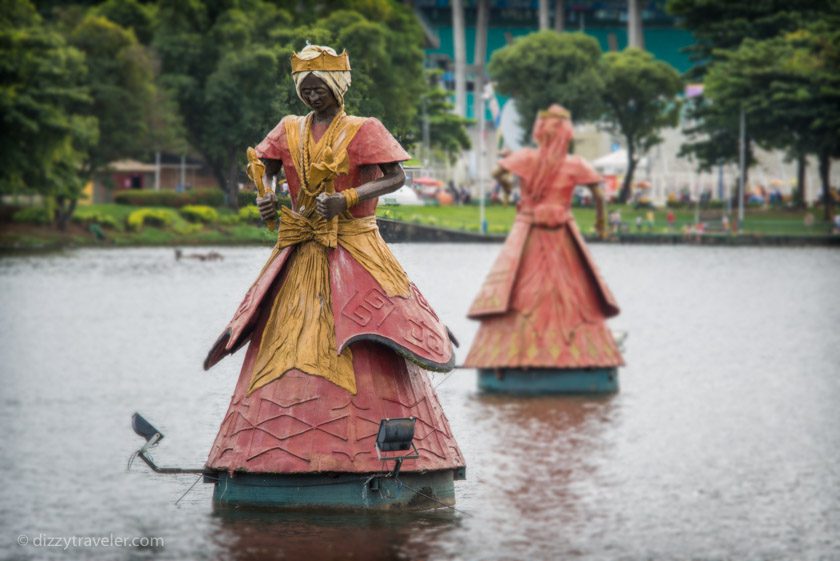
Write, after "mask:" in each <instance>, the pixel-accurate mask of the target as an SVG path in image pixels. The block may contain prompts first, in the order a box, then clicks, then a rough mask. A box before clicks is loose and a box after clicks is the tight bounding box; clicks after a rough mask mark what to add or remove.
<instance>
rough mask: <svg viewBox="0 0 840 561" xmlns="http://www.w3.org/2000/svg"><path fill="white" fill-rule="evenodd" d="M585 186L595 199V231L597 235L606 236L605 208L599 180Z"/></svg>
mask: <svg viewBox="0 0 840 561" xmlns="http://www.w3.org/2000/svg"><path fill="white" fill-rule="evenodd" d="M586 188H587V189H589V190H590V191H591V192H592V199H593V200H594V201H595V231H596V232H597V233H598V237H599V238H601V239H606V237H607V208H606V205H605V204H604V191H603V190H602V189H601V182H596V183H588V184H587V185H586Z"/></svg>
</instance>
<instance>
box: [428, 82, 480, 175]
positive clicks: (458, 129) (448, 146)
mask: <svg viewBox="0 0 840 561" xmlns="http://www.w3.org/2000/svg"><path fill="white" fill-rule="evenodd" d="M438 75H439V71H429V72H428V73H427V76H428V77H429V81H428V83H427V88H426V91H425V92H424V93H423V94H422V97H421V98H420V103H421V111H420V113H419V114H418V115H417V120H416V122H415V128H417V129H419V130H422V129H423V127H424V126H426V124H428V127H429V144H430V148H431V149H433V150H439V151H441V152H443V153H444V154H445V155H446V157H447V158H448V159H449V160H450V161H452V162H453V163H454V160H455V158H456V154H460V153H461V151H462V150H467V149H468V148H469V147H470V144H471V143H470V137H469V135H467V131H466V126H467V125H468V124H469V123H470V120H469V119H465V118H464V117H461V116H459V115H456V114H455V113H453V111H452V109H453V106H452V102H451V101H450V96H449V93H448V92H447V91H446V90H444V89H443V88H442V87H440V85H439V84H438ZM424 120H425V121H426V123H424Z"/></svg>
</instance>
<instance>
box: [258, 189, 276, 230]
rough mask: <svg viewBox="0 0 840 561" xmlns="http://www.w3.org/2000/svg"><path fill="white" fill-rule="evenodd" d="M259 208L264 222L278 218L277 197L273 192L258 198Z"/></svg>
mask: <svg viewBox="0 0 840 561" xmlns="http://www.w3.org/2000/svg"><path fill="white" fill-rule="evenodd" d="M257 206H258V207H259V209H260V218H262V219H263V222H269V221H271V220H274V219H275V218H277V195H275V194H274V192H273V191H269V192H268V193H266V195H265V197H257Z"/></svg>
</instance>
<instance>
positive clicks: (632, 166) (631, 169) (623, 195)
mask: <svg viewBox="0 0 840 561" xmlns="http://www.w3.org/2000/svg"><path fill="white" fill-rule="evenodd" d="M635 152H636V151H635V149H634V147H633V145H632V144H631V143H629V142H628V143H627V173H626V174H624V181H623V182H622V183H621V191H619V192H618V202H620V203H622V204H624V203H626V202H627V201H628V200H629V199H630V191H631V188H632V185H633V174H634V173H635V172H636V163H637V162H636V154H635Z"/></svg>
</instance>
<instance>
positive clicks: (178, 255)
mask: <svg viewBox="0 0 840 561" xmlns="http://www.w3.org/2000/svg"><path fill="white" fill-rule="evenodd" d="M181 259H198V260H199V261H221V260H222V259H224V256H223V255H222V254H221V253H219V252H217V251H211V252H209V253H191V254H184V252H183V251H181V250H180V249H177V248H176V249H175V261H180V260H181Z"/></svg>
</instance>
